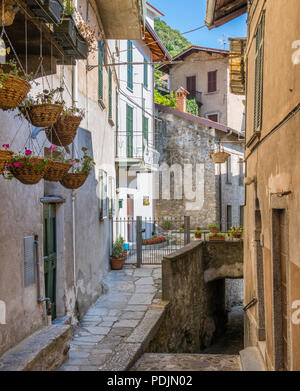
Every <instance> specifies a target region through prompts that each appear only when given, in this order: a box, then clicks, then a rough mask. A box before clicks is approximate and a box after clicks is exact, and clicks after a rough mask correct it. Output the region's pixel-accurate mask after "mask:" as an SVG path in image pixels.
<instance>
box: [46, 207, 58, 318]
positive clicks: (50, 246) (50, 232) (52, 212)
mask: <svg viewBox="0 0 300 391" xmlns="http://www.w3.org/2000/svg"><path fill="white" fill-rule="evenodd" d="M44 273H45V296H46V297H49V298H50V300H51V313H52V319H54V318H55V317H56V206H55V204H45V205H44Z"/></svg>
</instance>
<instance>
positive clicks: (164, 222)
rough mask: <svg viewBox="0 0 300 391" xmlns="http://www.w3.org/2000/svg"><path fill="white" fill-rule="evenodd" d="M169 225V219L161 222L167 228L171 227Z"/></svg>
mask: <svg viewBox="0 0 300 391" xmlns="http://www.w3.org/2000/svg"><path fill="white" fill-rule="evenodd" d="M171 225H172V223H171V221H168V220H165V221H163V223H162V226H163V227H165V228H168V229H170V228H171Z"/></svg>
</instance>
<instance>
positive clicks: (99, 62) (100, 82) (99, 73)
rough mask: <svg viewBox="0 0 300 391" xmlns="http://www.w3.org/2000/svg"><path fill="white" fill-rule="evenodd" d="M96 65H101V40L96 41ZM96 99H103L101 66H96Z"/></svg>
mask: <svg viewBox="0 0 300 391" xmlns="http://www.w3.org/2000/svg"><path fill="white" fill-rule="evenodd" d="M98 65H103V42H102V41H98ZM98 99H103V67H98Z"/></svg>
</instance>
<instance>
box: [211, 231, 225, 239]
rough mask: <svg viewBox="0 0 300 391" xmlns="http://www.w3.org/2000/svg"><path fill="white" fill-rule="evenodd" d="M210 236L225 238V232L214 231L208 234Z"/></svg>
mask: <svg viewBox="0 0 300 391" xmlns="http://www.w3.org/2000/svg"><path fill="white" fill-rule="evenodd" d="M208 236H209V237H210V238H214V237H216V236H217V237H218V238H224V239H225V234H223V233H221V232H212V233H210V234H209V235H208Z"/></svg>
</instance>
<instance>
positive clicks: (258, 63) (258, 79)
mask: <svg viewBox="0 0 300 391" xmlns="http://www.w3.org/2000/svg"><path fill="white" fill-rule="evenodd" d="M264 27H265V15H264V14H263V16H262V17H261V20H260V23H259V25H258V26H257V30H256V34H255V36H256V49H255V93H254V131H255V132H256V131H260V130H261V125H262V100H263V68H264V63H263V60H264Z"/></svg>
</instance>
